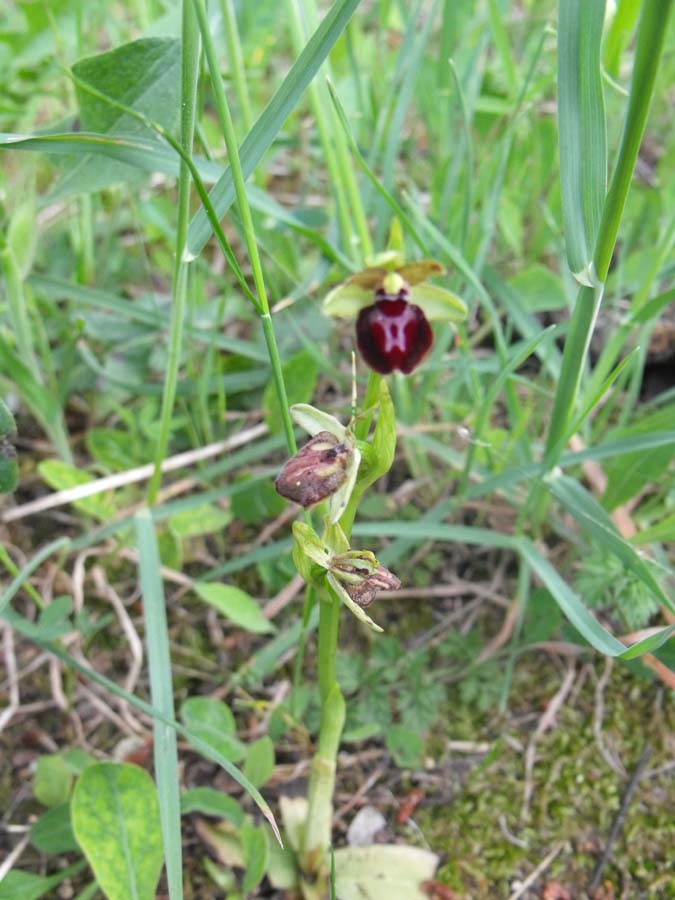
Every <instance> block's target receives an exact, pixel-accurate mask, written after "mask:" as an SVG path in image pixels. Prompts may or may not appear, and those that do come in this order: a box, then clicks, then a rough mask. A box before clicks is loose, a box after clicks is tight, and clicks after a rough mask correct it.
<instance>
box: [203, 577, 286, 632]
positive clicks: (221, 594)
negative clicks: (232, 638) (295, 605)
mask: <svg viewBox="0 0 675 900" xmlns="http://www.w3.org/2000/svg"><path fill="white" fill-rule="evenodd" d="M193 587H194V590H195V593H196V594H198V596H199V597H201V599H202V600H205V601H206V602H207V603H210V604H211V606H214V607H215V608H216V609H217V610H218V611H219V612H220V613H222V614H223V615H224V616H226V617H227V618H228V619H230V621H231V622H234V624H235V625H238V626H239V627H240V628H243V629H245V630H246V631H252V632H254V633H255V634H270V633H271V632H273V631H275V630H276V629H275V627H274V625H272V623H271V622H270V621H269V620H268V619H266V618H265V617H264V616H263V614H262V611H261V609H260V607H259V606H258V604H257V603H256V602H255V600H254V599H253V598H252V597H251V596H250V595H249V594H247V593H246V591H242V590H241V588H238V587H235V586H234V585H231V584H212V583H209V584H206V583H202V582H196V583H195V584H194V585H193Z"/></svg>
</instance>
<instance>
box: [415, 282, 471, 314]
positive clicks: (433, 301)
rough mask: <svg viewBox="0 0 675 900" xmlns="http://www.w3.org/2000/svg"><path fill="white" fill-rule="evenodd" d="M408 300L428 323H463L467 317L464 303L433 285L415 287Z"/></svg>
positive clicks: (454, 295) (443, 289)
mask: <svg viewBox="0 0 675 900" xmlns="http://www.w3.org/2000/svg"><path fill="white" fill-rule="evenodd" d="M410 299H411V301H412V302H413V303H416V304H417V306H419V307H420V309H421V310H422V312H423V313H424V315H425V316H426V317H427V319H429V321H430V322H463V321H464V319H466V316H467V312H468V310H467V308H466V304H465V303H464V301H463V300H460V298H459V297H458V296H457V295H456V294H452V293H451V292H450V291H446V289H445V288H442V287H438V286H437V285H435V284H417V285H415V287H414V288H413V289H412V290H411V291H410Z"/></svg>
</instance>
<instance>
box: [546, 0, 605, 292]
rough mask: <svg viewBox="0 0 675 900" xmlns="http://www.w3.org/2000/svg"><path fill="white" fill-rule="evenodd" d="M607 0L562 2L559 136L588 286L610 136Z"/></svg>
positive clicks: (567, 208)
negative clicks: (604, 72)
mask: <svg viewBox="0 0 675 900" xmlns="http://www.w3.org/2000/svg"><path fill="white" fill-rule="evenodd" d="M604 16H605V2H604V0H560V5H559V17H558V133H559V141H560V185H561V192H562V208H563V221H564V231H565V245H566V247H567V261H568V264H569V267H570V269H571V270H572V272H573V273H574V274H575V275H576V277H577V278H579V280H580V281H582V283H584V284H592V283H593V276H592V273H591V272H590V264H591V261H592V259H593V251H594V248H595V238H596V234H597V232H598V227H599V225H600V216H601V213H602V204H603V201H604V198H605V189H606V182H607V134H606V124H605V103H604V95H603V88H602V76H601V56H600V49H601V44H602V25H603V21H604Z"/></svg>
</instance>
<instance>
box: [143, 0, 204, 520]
mask: <svg viewBox="0 0 675 900" xmlns="http://www.w3.org/2000/svg"><path fill="white" fill-rule="evenodd" d="M182 16H183V19H182V22H183V24H182V44H181V46H182V66H181V70H182V71H181V130H180V141H181V149H182V151H183V153H184V154H185V155H187V156H188V157H189V156H190V153H191V152H192V140H193V135H194V128H195V118H196V107H197V82H198V80H199V34H198V31H197V28H196V22H195V18H194V13H193V11H192V7H191V5H190V0H184V2H183V8H182ZM189 224H190V169H189V168H188V166H187V164H186V162H185V159H183V158H182V159H181V164H180V171H179V175H178V223H177V227H176V245H175V254H176V255H175V260H174V271H173V284H172V288H171V295H172V299H171V322H170V326H169V351H168V359H167V370H166V376H165V380H164V393H163V395H162V411H161V415H160V424H159V438H158V440H157V447H156V449H155V471H154V472H153V475H152V478H151V479H150V484H149V486H148V505H150V506H152V505H153V504H154V503H155V501H156V499H157V494H158V492H159V486H160V484H161V480H162V472H161V465H162V462H163V461H164V457H165V456H166V451H167V446H168V443H169V434H170V432H171V424H172V421H173V408H174V403H175V401H176V389H177V386H178V372H179V369H180V356H181V347H182V343H183V323H184V321H185V307H186V299H187V282H188V267H189V261H188V260H187V259H186V258H185V248H186V246H187V233H188V226H189Z"/></svg>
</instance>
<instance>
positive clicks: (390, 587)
mask: <svg viewBox="0 0 675 900" xmlns="http://www.w3.org/2000/svg"><path fill="white" fill-rule="evenodd" d="M400 587H401V582H400V581H399V580H398V578H397V577H396V576H395V575H394V573H393V572H390V571H389V569H385V567H384V566H379V565H378V566H377V568H376V569H375V571H374V572H373V574H372V575H369V576H368V577H367V578H364V579H363V581H361V582H360V583H359V584H345V585H344V589H345V590H346V591H347V593H348V594H349V596H350V597H351V598H352V600H353V601H354V603H356V604H357V606H360V607H361V609H367V608H368V607H369V606H370V604H371V603H372V602H373V600H374V599H375V594H377V592H378V591H395V590H397V589H398V588H400Z"/></svg>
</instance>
